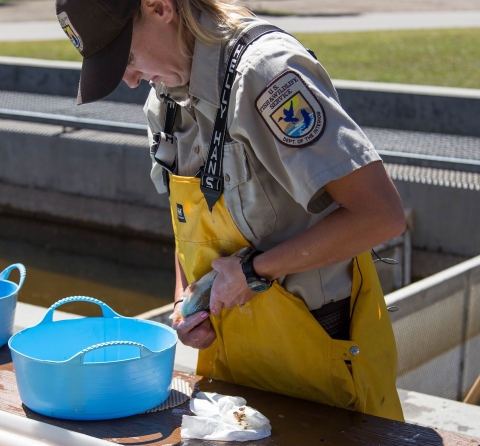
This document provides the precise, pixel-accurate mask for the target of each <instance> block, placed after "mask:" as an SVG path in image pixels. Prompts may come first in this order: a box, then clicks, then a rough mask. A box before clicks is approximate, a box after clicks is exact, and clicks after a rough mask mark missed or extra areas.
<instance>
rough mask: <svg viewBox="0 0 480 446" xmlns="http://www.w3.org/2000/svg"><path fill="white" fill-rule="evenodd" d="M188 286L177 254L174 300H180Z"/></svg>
mask: <svg viewBox="0 0 480 446" xmlns="http://www.w3.org/2000/svg"><path fill="white" fill-rule="evenodd" d="M187 286H188V281H187V277H186V276H185V273H184V272H183V268H182V265H180V262H179V261H178V256H177V253H175V296H174V300H175V301H176V300H178V299H180V296H181V294H182V293H183V290H184V289H185V288H186V287H187Z"/></svg>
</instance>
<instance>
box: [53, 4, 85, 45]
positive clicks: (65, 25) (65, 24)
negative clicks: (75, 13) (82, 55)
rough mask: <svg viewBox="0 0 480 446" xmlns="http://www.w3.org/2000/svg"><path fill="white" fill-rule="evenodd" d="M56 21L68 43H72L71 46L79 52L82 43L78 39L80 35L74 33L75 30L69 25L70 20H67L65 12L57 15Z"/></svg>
mask: <svg viewBox="0 0 480 446" xmlns="http://www.w3.org/2000/svg"><path fill="white" fill-rule="evenodd" d="M57 19H58V21H59V23H60V26H61V27H62V29H63V31H64V32H65V34H66V35H67V37H68V38H69V39H70V41H71V42H72V43H73V46H74V47H75V48H76V49H77V50H78V51H80V52H82V50H83V42H82V39H81V37H80V35H79V34H78V33H77V31H75V28H74V27H73V25H72V24H71V23H70V19H69V18H68V15H67V14H66V13H65V12H61V13H60V14H59V15H57Z"/></svg>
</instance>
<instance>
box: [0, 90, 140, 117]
mask: <svg viewBox="0 0 480 446" xmlns="http://www.w3.org/2000/svg"><path fill="white" fill-rule="evenodd" d="M0 108H2V109H8V110H17V111H30V112H41V113H51V114H54V115H62V116H74V117H77V118H85V119H100V120H108V121H115V122H128V123H133V124H143V125H145V124H146V118H145V115H144V114H143V107H142V106H141V105H139V104H127V103H122V102H111V101H97V102H94V103H92V104H83V105H81V106H78V105H77V104H76V102H75V98H72V97H65V96H51V95H46V94H34V93H19V92H13V91H0Z"/></svg>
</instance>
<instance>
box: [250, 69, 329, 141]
mask: <svg viewBox="0 0 480 446" xmlns="http://www.w3.org/2000/svg"><path fill="white" fill-rule="evenodd" d="M256 108H257V111H258V112H259V113H260V116H261V117H262V118H263V120H264V121H265V123H266V124H267V126H268V128H269V129H270V131H271V132H272V133H273V134H274V136H275V137H276V138H277V139H278V140H279V141H280V142H281V143H282V144H284V145H286V146H289V147H305V146H308V145H311V144H313V143H314V142H315V141H317V140H318V138H320V136H322V134H323V131H324V130H325V122H326V119H325V111H324V110H323V107H322V105H321V104H320V102H318V100H317V98H316V97H315V95H314V94H313V93H312V92H311V91H310V89H309V88H308V87H307V85H306V83H305V82H304V81H303V79H302V78H301V77H300V76H299V75H298V74H297V73H295V72H293V71H286V72H285V73H283V74H281V75H280V76H279V77H278V78H277V79H275V80H274V81H273V82H271V83H270V84H269V85H268V86H267V88H266V89H265V90H264V91H263V92H262V93H261V94H260V96H259V97H258V98H257V101H256Z"/></svg>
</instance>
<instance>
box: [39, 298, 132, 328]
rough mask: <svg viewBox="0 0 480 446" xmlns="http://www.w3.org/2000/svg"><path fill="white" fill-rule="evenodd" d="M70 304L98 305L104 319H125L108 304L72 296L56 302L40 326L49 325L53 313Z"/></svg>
mask: <svg viewBox="0 0 480 446" xmlns="http://www.w3.org/2000/svg"><path fill="white" fill-rule="evenodd" d="M70 302H90V303H92V304H97V305H98V306H99V307H100V308H101V309H102V314H103V317H123V316H120V315H119V314H118V313H115V311H113V310H112V309H111V308H110V307H109V306H108V305H107V304H104V303H103V302H102V301H101V300H98V299H94V298H93V297H87V296H71V297H65V298H64V299H61V300H59V301H58V302H55V303H54V304H53V305H52V306H51V307H50V308H49V309H48V310H47V312H46V313H45V316H44V317H43V319H42V320H41V321H40V323H39V324H38V325H41V324H48V323H50V322H52V321H53V312H54V311H55V310H56V309H57V308H58V307H60V306H61V305H63V304H68V303H70Z"/></svg>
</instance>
